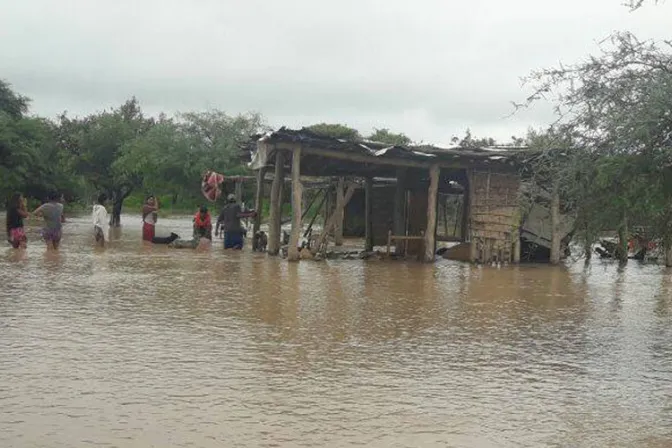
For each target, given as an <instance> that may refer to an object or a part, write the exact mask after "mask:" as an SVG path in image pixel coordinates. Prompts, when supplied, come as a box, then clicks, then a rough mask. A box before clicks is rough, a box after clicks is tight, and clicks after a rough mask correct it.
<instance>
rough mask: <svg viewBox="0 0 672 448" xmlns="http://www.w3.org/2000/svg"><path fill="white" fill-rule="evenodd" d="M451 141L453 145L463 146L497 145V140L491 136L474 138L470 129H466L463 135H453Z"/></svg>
mask: <svg viewBox="0 0 672 448" xmlns="http://www.w3.org/2000/svg"><path fill="white" fill-rule="evenodd" d="M451 142H452V143H453V144H454V145H458V146H461V147H463V148H483V147H490V146H495V145H497V142H496V141H495V139H493V138H474V137H473V136H472V135H471V130H470V129H467V130H466V132H465V134H464V137H462V138H459V137H453V138H452V139H451Z"/></svg>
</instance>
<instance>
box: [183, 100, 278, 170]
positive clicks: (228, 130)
mask: <svg viewBox="0 0 672 448" xmlns="http://www.w3.org/2000/svg"><path fill="white" fill-rule="evenodd" d="M178 123H179V124H180V127H181V129H182V131H183V132H184V133H185V134H186V135H187V136H188V137H189V138H190V139H191V141H192V144H193V145H194V146H193V148H192V149H193V154H192V155H193V161H194V166H193V168H194V170H195V171H194V172H197V174H196V175H198V176H200V174H201V173H202V172H203V171H204V170H206V169H217V170H221V171H225V172H227V173H228V174H243V173H246V172H247V167H245V166H243V164H242V161H241V158H240V148H241V145H242V144H243V143H245V142H247V141H249V139H250V137H251V136H252V135H255V134H259V133H260V132H265V131H267V130H269V128H268V126H267V125H266V122H265V120H264V118H263V117H262V116H261V115H260V114H258V113H248V114H240V115H235V116H230V115H227V114H226V113H225V112H223V111H219V110H212V111H207V112H190V113H186V114H181V115H179V116H178Z"/></svg>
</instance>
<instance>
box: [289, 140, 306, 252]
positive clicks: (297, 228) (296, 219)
mask: <svg viewBox="0 0 672 448" xmlns="http://www.w3.org/2000/svg"><path fill="white" fill-rule="evenodd" d="M302 205H303V187H302V186H301V147H300V146H299V147H297V148H295V149H294V151H293V154H292V233H291V234H290V236H289V248H288V250H287V260H288V261H299V258H300V254H299V237H300V236H301V208H302Z"/></svg>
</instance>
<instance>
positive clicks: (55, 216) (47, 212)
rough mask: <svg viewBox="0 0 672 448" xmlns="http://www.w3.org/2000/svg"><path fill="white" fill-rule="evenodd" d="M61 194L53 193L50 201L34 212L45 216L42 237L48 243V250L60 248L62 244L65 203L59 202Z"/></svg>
mask: <svg viewBox="0 0 672 448" xmlns="http://www.w3.org/2000/svg"><path fill="white" fill-rule="evenodd" d="M60 200H61V196H60V195H58V194H56V193H52V194H50V195H49V198H48V201H47V202H45V203H44V204H42V205H41V206H39V207H38V208H37V209H36V210H35V211H34V212H33V214H34V215H35V216H42V217H43V218H44V228H43V229H42V238H44V242H45V243H47V250H48V249H53V250H58V247H59V245H60V244H61V228H62V225H63V224H62V223H63V204H62V203H61V202H59V201H60Z"/></svg>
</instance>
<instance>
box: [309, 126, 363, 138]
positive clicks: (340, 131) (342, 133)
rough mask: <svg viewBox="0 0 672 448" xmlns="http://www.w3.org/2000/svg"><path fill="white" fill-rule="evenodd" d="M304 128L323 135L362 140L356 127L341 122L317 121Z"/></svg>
mask: <svg viewBox="0 0 672 448" xmlns="http://www.w3.org/2000/svg"><path fill="white" fill-rule="evenodd" d="M305 129H307V130H309V131H311V132H314V133H315V134H318V135H322V136H325V137H333V138H339V139H342V140H353V141H359V140H362V136H361V135H360V134H359V131H358V130H357V129H353V128H350V127H348V126H346V125H343V124H327V123H318V124H314V125H311V126H308V127H306V128H305Z"/></svg>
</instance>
